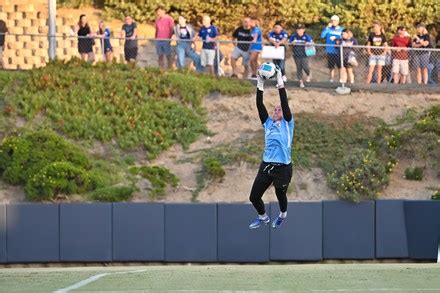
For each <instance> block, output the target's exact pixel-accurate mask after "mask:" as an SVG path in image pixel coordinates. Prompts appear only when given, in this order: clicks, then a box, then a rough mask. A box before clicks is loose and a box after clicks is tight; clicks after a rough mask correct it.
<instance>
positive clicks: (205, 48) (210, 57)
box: [198, 15, 219, 75]
mask: <svg viewBox="0 0 440 293" xmlns="http://www.w3.org/2000/svg"><path fill="white" fill-rule="evenodd" d="M202 24H203V26H202V28H201V29H200V31H199V35H198V37H199V38H201V39H202V40H203V45H202V52H201V55H200V58H201V63H202V66H204V67H205V68H206V71H207V72H208V73H209V74H212V75H213V74H214V69H213V66H214V60H215V50H216V47H217V44H216V41H217V38H218V35H219V32H218V30H217V28H216V27H215V26H214V25H212V24H211V18H210V17H209V16H208V15H205V16H203V21H202Z"/></svg>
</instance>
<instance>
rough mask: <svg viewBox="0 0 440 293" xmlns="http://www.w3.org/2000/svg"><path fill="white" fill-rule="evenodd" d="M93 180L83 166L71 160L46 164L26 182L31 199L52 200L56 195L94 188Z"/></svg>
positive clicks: (81, 191)
mask: <svg viewBox="0 0 440 293" xmlns="http://www.w3.org/2000/svg"><path fill="white" fill-rule="evenodd" d="M93 185H94V184H93V182H92V180H91V178H90V176H89V174H88V173H87V171H85V170H84V169H82V168H79V167H77V166H74V165H73V164H72V163H69V162H54V163H51V164H48V165H46V166H45V167H44V168H43V169H41V170H40V171H39V172H37V173H36V174H35V175H33V176H32V177H31V178H29V180H28V181H27V183H26V187H25V192H26V196H27V198H28V199H30V200H34V201H40V200H50V199H53V198H54V197H55V196H56V195H58V194H60V193H62V194H74V193H84V192H86V191H90V190H92V188H93Z"/></svg>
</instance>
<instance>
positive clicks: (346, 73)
mask: <svg viewBox="0 0 440 293" xmlns="http://www.w3.org/2000/svg"><path fill="white" fill-rule="evenodd" d="M339 46H340V47H339V50H340V55H341V56H340V59H341V60H340V62H341V69H340V72H339V79H340V80H339V81H340V82H341V83H342V87H345V81H344V79H343V78H342V74H341V73H342V69H344V70H345V66H344V49H343V48H342V47H343V46H342V43H341V44H340V45H339ZM345 78H348V72H347V70H345Z"/></svg>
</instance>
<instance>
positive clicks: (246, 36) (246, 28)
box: [231, 17, 254, 78]
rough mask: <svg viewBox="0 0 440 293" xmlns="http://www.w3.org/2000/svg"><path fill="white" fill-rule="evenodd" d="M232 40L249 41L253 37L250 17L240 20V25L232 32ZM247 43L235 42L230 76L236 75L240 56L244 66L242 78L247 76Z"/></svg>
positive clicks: (248, 45) (248, 57)
mask: <svg viewBox="0 0 440 293" xmlns="http://www.w3.org/2000/svg"><path fill="white" fill-rule="evenodd" d="M232 37H233V39H234V41H238V42H251V41H252V40H253V39H254V38H253V37H252V34H251V19H250V18H249V17H245V18H244V19H243V21H242V26H240V27H239V28H237V29H236V30H235V31H234V33H233V34H232ZM249 47H250V44H249V43H235V47H234V51H233V52H232V59H231V65H232V77H237V60H238V59H239V58H240V57H241V58H242V64H243V66H244V74H243V78H248V77H249V59H250V56H249Z"/></svg>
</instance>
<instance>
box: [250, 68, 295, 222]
mask: <svg viewBox="0 0 440 293" xmlns="http://www.w3.org/2000/svg"><path fill="white" fill-rule="evenodd" d="M276 78H277V88H278V91H279V95H280V102H281V105H278V106H276V107H275V109H274V112H273V114H272V117H269V114H268V113H267V110H266V107H265V106H264V104H263V93H264V88H263V86H264V80H263V78H262V77H261V76H260V74H258V78H257V108H258V115H259V116H260V120H261V123H262V124H263V129H264V138H265V147H264V154H263V162H262V163H261V165H260V168H259V170H258V174H257V177H256V178H255V181H254V184H253V186H252V190H251V194H250V197H249V200H250V201H251V202H252V204H253V205H254V207H255V209H256V210H257V213H258V217H257V219H256V220H255V221H254V222H253V223H251V224H250V225H249V228H250V229H257V228H259V227H260V226H261V225H262V224H268V223H269V222H270V218H269V216H268V215H267V214H266V210H265V206H264V202H263V200H262V197H263V194H264V192H265V191H266V190H267V189H268V188H269V187H270V185H271V184H273V185H274V187H275V193H276V196H277V199H278V203H279V206H280V214H279V216H278V217H277V218H276V219H275V220H274V221H273V223H272V228H274V229H276V228H278V227H280V225H281V224H282V223H283V221H284V220H285V219H286V217H287V188H288V187H289V184H290V180H291V178H292V163H291V152H292V142H293V129H294V119H293V116H292V113H291V112H290V108H289V104H288V101H287V94H286V89H285V88H284V82H283V78H282V74H281V70H280V69H279V68H277V69H276Z"/></svg>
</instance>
